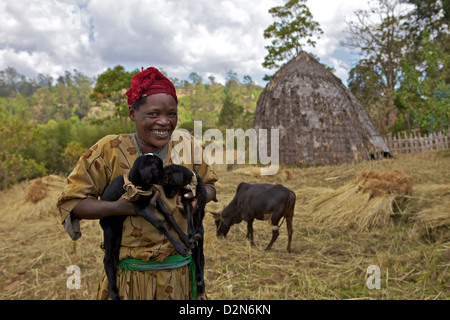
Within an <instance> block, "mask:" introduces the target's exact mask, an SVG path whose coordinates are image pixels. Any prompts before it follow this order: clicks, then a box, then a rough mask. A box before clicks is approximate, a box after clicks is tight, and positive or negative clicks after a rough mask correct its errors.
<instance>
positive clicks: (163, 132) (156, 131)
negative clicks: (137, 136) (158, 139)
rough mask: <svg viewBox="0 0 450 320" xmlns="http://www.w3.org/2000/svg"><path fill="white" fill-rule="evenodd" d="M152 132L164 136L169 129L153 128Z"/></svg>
mask: <svg viewBox="0 0 450 320" xmlns="http://www.w3.org/2000/svg"><path fill="white" fill-rule="evenodd" d="M153 132H154V133H155V134H156V135H158V136H165V135H167V134H168V133H169V130H153Z"/></svg>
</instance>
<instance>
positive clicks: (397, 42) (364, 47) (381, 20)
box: [341, 0, 407, 133]
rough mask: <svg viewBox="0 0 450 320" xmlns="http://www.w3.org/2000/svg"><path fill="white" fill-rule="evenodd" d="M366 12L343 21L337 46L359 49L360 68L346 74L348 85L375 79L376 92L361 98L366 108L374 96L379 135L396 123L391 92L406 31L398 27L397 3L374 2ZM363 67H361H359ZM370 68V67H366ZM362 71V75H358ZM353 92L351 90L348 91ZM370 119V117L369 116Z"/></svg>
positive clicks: (400, 18)
mask: <svg viewBox="0 0 450 320" xmlns="http://www.w3.org/2000/svg"><path fill="white" fill-rule="evenodd" d="M376 2H377V3H374V4H373V5H372V6H371V8H370V9H369V10H358V11H355V16H356V21H350V22H347V33H348V36H347V37H346V39H345V40H344V41H342V42H341V45H343V46H345V47H348V48H350V49H354V50H360V54H361V56H362V59H361V61H360V63H359V66H360V68H354V69H353V70H352V72H351V73H350V79H349V82H350V83H352V82H353V83H355V81H356V78H355V77H360V78H370V79H372V80H373V79H377V84H376V86H374V87H376V88H377V91H373V92H368V93H367V95H366V96H365V97H361V96H360V99H361V98H363V99H362V101H361V102H362V104H363V105H365V106H367V105H368V103H369V101H368V100H370V99H372V97H371V96H372V95H378V97H379V98H380V99H381V100H380V101H379V105H378V106H379V109H380V108H381V109H380V113H379V114H378V115H377V119H375V122H376V123H377V126H378V129H379V130H380V131H381V132H382V133H386V132H388V131H390V130H391V129H392V128H393V127H394V125H395V123H396V121H397V111H398V110H397V108H396V105H395V102H394V99H395V89H396V87H397V86H398V84H399V77H400V74H401V64H400V62H401V59H402V58H403V55H404V52H403V49H404V47H405V41H406V40H407V39H406V34H407V33H406V31H405V28H404V26H403V24H402V21H403V19H404V14H403V13H402V11H401V8H400V7H399V1H398V0H377V1H376ZM363 65H365V67H362V68H361V66H363ZM369 66H370V67H369ZM360 72H363V73H360ZM352 92H353V91H352ZM372 116H373V114H372Z"/></svg>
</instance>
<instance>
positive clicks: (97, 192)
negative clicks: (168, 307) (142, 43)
mask: <svg viewBox="0 0 450 320" xmlns="http://www.w3.org/2000/svg"><path fill="white" fill-rule="evenodd" d="M126 94H127V97H128V104H129V106H130V107H129V117H130V119H131V120H132V121H134V122H135V127H136V132H135V133H134V134H121V135H108V136H106V137H104V138H102V139H100V140H99V141H98V142H97V143H96V144H95V145H94V146H92V147H91V148H90V149H89V150H88V151H87V152H85V153H84V154H83V155H82V156H81V157H80V160H79V161H78V163H77V165H76V166H75V168H74V170H73V171H72V173H71V174H70V175H69V177H68V178H67V183H66V185H65V187H64V189H63V192H62V194H61V196H60V198H59V199H58V204H57V206H58V208H59V212H60V214H61V218H62V221H63V225H64V228H65V229H66V231H67V232H68V233H69V235H70V236H71V238H72V239H73V240H76V239H78V238H79V237H81V230H80V225H79V220H80V219H101V218H104V217H107V216H111V215H127V218H126V219H125V220H124V223H123V235H122V242H121V249H120V260H123V261H126V260H125V259H137V260H141V261H144V262H147V261H152V260H156V261H159V262H162V263H164V261H165V260H166V258H167V257H168V256H173V255H175V254H176V253H175V251H174V249H173V247H172V245H171V243H170V242H169V241H168V240H167V239H166V238H165V237H164V235H162V234H160V233H159V232H158V231H157V230H156V228H154V227H153V226H152V225H151V224H150V223H148V222H147V221H146V220H144V219H143V218H142V217H139V216H137V215H135V212H134V207H133V204H132V202H129V201H127V200H124V199H119V200H117V201H113V202H108V201H102V200H99V197H100V196H101V194H102V193H103V191H104V190H105V188H106V187H107V185H108V184H109V183H110V182H111V181H112V180H113V179H114V178H115V177H117V176H119V175H122V174H124V173H127V172H128V171H129V170H130V168H131V167H132V165H133V163H134V161H135V160H136V158H137V157H138V156H139V155H140V154H145V153H154V154H156V155H157V156H158V157H160V158H161V159H162V160H163V162H164V163H165V164H166V165H167V164H171V163H174V162H175V163H177V164H181V165H184V166H186V167H188V168H190V169H191V170H195V171H196V172H197V173H198V174H199V175H200V176H201V177H202V179H203V181H204V182H205V187H206V191H207V193H208V201H211V200H214V199H215V194H216V191H215V188H214V185H213V184H214V182H216V181H217V180H218V177H217V175H216V174H215V173H214V172H213V171H212V170H211V168H210V167H209V166H208V165H207V164H206V163H202V164H195V165H193V163H194V161H193V159H194V156H193V155H192V154H188V153H187V152H183V154H178V150H194V148H193V147H192V145H189V146H187V145H186V148H183V147H184V146H183V145H181V146H179V145H178V143H182V144H191V141H192V139H190V138H191V137H190V136H188V135H186V134H181V137H182V139H181V141H180V140H178V141H176V142H174V141H172V140H171V137H172V133H173V132H174V130H175V127H176V125H177V103H178V101H177V96H176V91H175V87H174V86H173V84H172V83H171V82H170V80H168V79H167V78H166V77H165V76H164V75H163V74H161V73H160V72H159V71H158V70H157V69H156V68H148V69H146V70H142V71H141V72H140V73H138V74H137V75H136V76H134V77H133V80H132V84H131V87H130V89H129V90H128V91H127V93H126ZM175 147H176V148H175ZM188 147H189V148H188ZM157 188H160V186H157ZM160 190H161V191H162V188H160ZM160 193H161V197H162V199H163V202H164V204H165V205H166V207H167V209H168V210H169V212H171V213H172V214H173V216H174V218H175V220H176V222H177V224H178V225H179V226H180V227H181V228H182V230H184V231H185V232H186V231H187V222H186V219H185V217H184V216H183V214H182V206H181V204H179V199H176V198H173V199H167V198H166V197H165V196H164V192H160ZM187 196H188V197H191V198H192V201H193V204H194V206H195V204H196V199H195V198H194V197H193V195H192V194H188V195H187ZM153 212H155V214H156V216H158V217H159V218H161V219H162V215H161V214H160V213H159V212H157V211H156V209H154V208H153ZM174 235H175V236H176V234H175V233H174ZM163 266H164V265H163ZM118 286H119V295H120V297H121V299H157V300H161V299H177V300H182V299H189V298H190V297H191V293H192V290H191V282H190V277H189V272H188V265H186V266H182V267H179V268H173V269H163V270H151V271H130V270H127V271H125V270H123V269H121V268H119V269H118ZM97 298H98V299H107V298H108V296H107V278H106V275H105V273H104V271H103V275H102V279H101V282H100V285H99V289H98V293H97Z"/></svg>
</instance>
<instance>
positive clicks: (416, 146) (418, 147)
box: [385, 131, 450, 154]
mask: <svg viewBox="0 0 450 320" xmlns="http://www.w3.org/2000/svg"><path fill="white" fill-rule="evenodd" d="M385 141H386V143H387V145H388V146H389V149H390V150H391V152H392V153H393V154H396V153H418V152H425V151H431V150H446V149H449V147H450V145H449V141H450V132H447V133H446V134H444V133H443V132H442V131H440V132H438V133H430V134H421V133H420V132H418V131H413V132H410V133H407V132H406V131H403V132H400V133H398V134H397V135H395V136H388V137H386V138H385Z"/></svg>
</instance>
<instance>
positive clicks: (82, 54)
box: [0, 0, 365, 84]
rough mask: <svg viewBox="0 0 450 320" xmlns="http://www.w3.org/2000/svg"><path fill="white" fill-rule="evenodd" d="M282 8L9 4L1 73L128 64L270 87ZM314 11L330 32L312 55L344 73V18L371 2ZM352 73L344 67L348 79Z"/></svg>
mask: <svg viewBox="0 0 450 320" xmlns="http://www.w3.org/2000/svg"><path fill="white" fill-rule="evenodd" d="M283 3H284V1H283V0H253V1H250V0H249V1H241V0H228V1H210V0H196V1H190V0H151V1H143V0H128V1H119V0H110V1H101V0H79V1H77V2H75V0H73V1H70V0H50V1H33V0H26V1H14V0H7V1H3V2H1V3H0V16H1V17H2V19H1V20H0V70H4V69H5V68H6V67H8V66H12V67H14V68H15V69H16V70H17V71H18V72H20V73H22V74H25V75H26V76H30V77H32V76H36V75H37V73H44V74H50V75H52V76H53V77H54V78H56V77H57V76H56V75H58V74H63V73H64V71H66V70H67V71H71V70H72V69H77V70H78V71H80V72H83V73H85V74H87V75H89V76H96V75H98V74H99V73H101V72H102V71H104V70H106V68H108V67H114V66H115V65H118V64H121V65H123V66H124V67H125V68H127V69H129V70H133V69H135V68H139V69H140V67H141V66H143V67H148V66H156V67H160V68H163V69H164V71H166V72H167V73H168V74H169V76H171V77H174V78H175V77H177V78H179V79H187V76H188V75H189V74H190V73H191V72H197V73H198V74H200V75H202V76H203V78H204V79H205V81H207V77H208V76H209V75H213V76H215V78H216V81H222V82H223V81H224V77H225V74H226V71H227V70H230V69H231V70H233V71H234V72H236V73H237V74H238V76H239V77H240V78H242V77H243V76H244V75H250V76H251V77H252V78H253V80H255V81H256V82H257V83H259V84H264V83H263V81H262V77H263V76H264V74H266V73H273V70H266V69H264V68H263V67H262V65H261V64H262V62H263V61H264V57H265V55H266V54H267V51H266V49H265V48H264V46H265V45H267V44H268V40H265V39H264V37H263V31H264V29H265V28H267V27H268V26H269V25H270V24H271V23H272V22H273V18H272V17H271V16H270V14H269V13H268V10H269V8H272V7H274V6H277V5H282V4H283ZM307 5H308V6H309V7H310V10H311V12H312V14H313V17H314V19H315V20H316V21H318V22H319V23H320V25H321V27H322V29H323V30H324V35H322V36H321V39H319V40H318V41H317V45H316V48H315V49H313V50H311V51H312V52H314V53H315V54H317V55H318V56H319V57H320V58H321V61H322V62H324V63H327V64H329V65H331V66H333V67H335V68H336V70H338V68H337V67H336V66H338V62H337V60H340V61H344V62H345V63H347V61H346V58H345V56H343V54H342V52H344V51H343V50H342V48H340V47H339V40H340V39H342V38H343V32H344V29H345V23H344V18H345V17H346V16H351V14H352V12H353V11H354V10H356V9H357V8H361V7H364V5H365V3H364V1H355V0H314V1H309V2H308V3H307ZM73 8H77V9H79V10H78V11H76V10H75V11H74V10H73ZM338 51H339V52H340V53H339V54H340V56H338V57H337V56H335V55H336V53H337V52H338ZM331 58H332V59H334V60H332V59H331ZM347 64H348V63H347ZM345 70H346V67H342V66H341V67H339V72H337V73H338V76H339V77H341V79H342V77H344V79H345V78H346V74H345Z"/></svg>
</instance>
